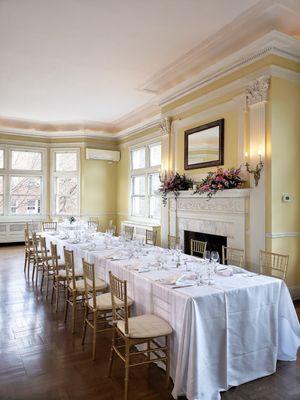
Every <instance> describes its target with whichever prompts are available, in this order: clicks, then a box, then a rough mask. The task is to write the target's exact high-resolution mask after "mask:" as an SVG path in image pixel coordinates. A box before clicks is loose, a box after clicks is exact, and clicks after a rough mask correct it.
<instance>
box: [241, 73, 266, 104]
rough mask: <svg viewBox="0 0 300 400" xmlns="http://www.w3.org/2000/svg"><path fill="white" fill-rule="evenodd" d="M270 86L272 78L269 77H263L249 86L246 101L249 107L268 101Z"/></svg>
mask: <svg viewBox="0 0 300 400" xmlns="http://www.w3.org/2000/svg"><path fill="white" fill-rule="evenodd" d="M269 86H270V78H269V77H268V76H261V77H260V78H257V79H255V81H253V82H252V83H251V84H250V85H248V86H247V88H246V99H247V104H248V106H251V105H253V104H256V103H261V102H263V101H267V100H268V91H269Z"/></svg>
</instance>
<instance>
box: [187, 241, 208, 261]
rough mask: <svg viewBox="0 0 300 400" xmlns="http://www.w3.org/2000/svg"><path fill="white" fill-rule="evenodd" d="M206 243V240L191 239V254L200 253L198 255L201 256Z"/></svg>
mask: <svg viewBox="0 0 300 400" xmlns="http://www.w3.org/2000/svg"><path fill="white" fill-rule="evenodd" d="M206 245H207V242H201V241H200V240H195V239H191V255H192V256H193V255H200V257H201V258H203V256H204V252H205V251H206Z"/></svg>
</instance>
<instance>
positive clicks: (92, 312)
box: [82, 259, 133, 360]
mask: <svg viewBox="0 0 300 400" xmlns="http://www.w3.org/2000/svg"><path fill="white" fill-rule="evenodd" d="M82 264H83V277H84V284H85V309H84V323H83V332H82V345H84V341H85V334H86V328H87V326H89V327H90V328H92V330H93V355H92V358H93V360H95V359H96V340H97V333H99V332H105V331H108V330H112V327H111V325H110V323H111V322H112V302H111V294H110V293H104V294H99V295H97V289H96V279H95V268H94V264H90V263H88V262H86V261H84V259H82ZM132 303H133V301H132V300H130V299H128V302H127V304H128V307H129V306H130V305H131V304H132ZM118 304H119V306H123V303H122V302H119V303H118Z"/></svg>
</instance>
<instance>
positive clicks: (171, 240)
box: [168, 235, 180, 250]
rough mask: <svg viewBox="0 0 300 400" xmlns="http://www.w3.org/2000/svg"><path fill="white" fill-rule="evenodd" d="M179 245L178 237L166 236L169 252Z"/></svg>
mask: <svg viewBox="0 0 300 400" xmlns="http://www.w3.org/2000/svg"><path fill="white" fill-rule="evenodd" d="M179 245H180V237H178V236H171V235H168V248H169V249H170V250H174V249H176V247H177V246H179Z"/></svg>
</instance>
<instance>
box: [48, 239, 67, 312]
mask: <svg viewBox="0 0 300 400" xmlns="http://www.w3.org/2000/svg"><path fill="white" fill-rule="evenodd" d="M50 251H51V259H52V267H53V272H54V275H53V285H52V293H51V304H52V303H53V299H54V294H55V312H57V311H58V302H59V295H60V292H63V293H65V290H66V279H67V278H66V271H65V264H62V263H59V259H60V257H59V255H58V253H57V245H56V244H55V243H52V242H51V243H50Z"/></svg>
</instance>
